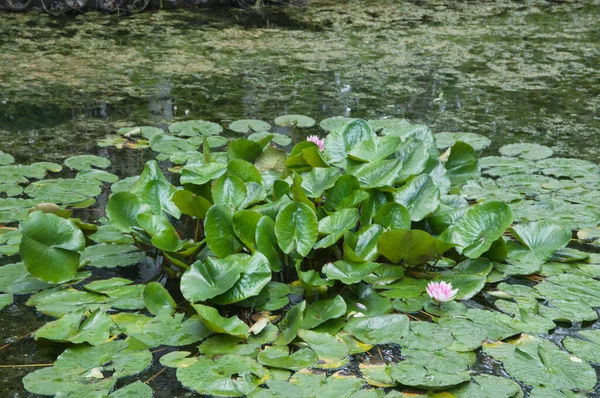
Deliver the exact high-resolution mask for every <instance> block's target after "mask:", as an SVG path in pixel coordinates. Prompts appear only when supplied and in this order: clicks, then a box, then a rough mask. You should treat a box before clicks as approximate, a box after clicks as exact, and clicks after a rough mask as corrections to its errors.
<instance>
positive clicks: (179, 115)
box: [0, 0, 600, 397]
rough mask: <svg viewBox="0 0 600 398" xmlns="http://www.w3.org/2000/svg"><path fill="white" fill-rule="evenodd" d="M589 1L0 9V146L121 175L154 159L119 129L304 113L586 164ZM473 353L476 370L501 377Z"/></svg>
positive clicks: (18, 391) (599, 90) (21, 344)
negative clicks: (106, 142) (64, 11)
mask: <svg viewBox="0 0 600 398" xmlns="http://www.w3.org/2000/svg"><path fill="white" fill-rule="evenodd" d="M599 4H600V3H599V2H598V1H597V0H592V1H585V2H584V1H582V2H579V3H578V2H574V3H567V4H562V3H551V2H545V1H541V0H540V1H529V2H525V3H523V2H494V3H490V2H483V1H482V2H476V1H475V2H468V3H465V2H456V1H427V0H424V1H413V2H409V1H406V2H399V1H391V0H369V1H362V2H357V1H351V2H347V1H342V0H327V1H325V0H315V1H313V2H312V3H311V4H310V5H309V6H308V7H306V8H295V7H290V8H283V7H282V8H265V9H262V10H259V11H257V10H246V11H243V10H189V11H176V12H175V11H174V12H149V13H145V14H143V15H139V16H135V17H130V18H129V17H128V18H122V17H117V16H108V15H102V14H97V13H88V14H86V15H78V16H74V17H65V18H59V19H51V18H49V17H48V16H47V15H43V14H35V13H29V14H26V15H17V14H2V15H1V16H0V18H2V20H1V22H0V54H1V55H0V150H3V151H6V152H9V153H12V154H14V155H15V156H16V158H17V161H18V162H25V163H27V162H32V161H35V160H48V161H60V160H62V159H64V158H66V157H67V156H68V155H70V154H76V153H84V152H85V153H96V154H101V155H103V156H108V157H110V159H111V160H112V163H113V166H112V168H111V169H110V170H109V171H111V172H113V173H116V174H118V175H121V176H128V175H132V174H136V173H137V172H138V171H139V170H140V167H141V165H142V164H143V161H144V158H143V157H142V156H149V154H148V153H146V154H143V155H140V153H138V152H136V153H131V152H126V151H122V150H116V149H107V148H99V147H97V146H96V140H97V139H99V138H101V137H103V136H105V135H107V134H111V133H114V131H115V130H116V129H118V128H120V127H124V126H130V125H136V124H143V125H157V126H161V127H164V126H166V125H167V124H169V123H171V122H173V121H175V120H185V119H195V118H201V119H206V120H211V121H216V122H220V123H222V124H223V125H224V126H226V125H227V124H228V123H229V122H230V121H232V120H236V119H239V118H259V119H264V120H268V121H271V120H272V119H273V118H274V117H276V116H278V115H282V114H289V113H299V114H306V115H308V116H311V117H313V118H315V119H317V120H321V119H324V118H327V117H330V116H335V115H340V116H350V117H361V118H380V117H406V118H409V119H411V120H412V121H414V122H421V123H424V124H427V125H429V126H431V127H432V128H433V129H434V131H435V132H441V131H470V132H476V133H480V134H484V135H487V136H489V137H490V138H491V139H492V142H493V144H494V145H495V147H494V148H497V147H499V146H501V145H503V144H505V143H513V142H520V141H527V142H538V143H541V144H544V145H548V146H550V147H552V148H553V149H554V150H555V152H557V153H558V154H560V155H563V156H573V157H578V158H584V159H589V160H593V161H596V160H597V158H596V154H597V153H598V150H600V138H599V137H600V113H599V109H600V86H599V85H598V82H599V81H600V70H599V69H598V65H600V47H599V46H598V43H599V42H600V30H598V29H597V26H600V7H598V5H599ZM494 148H491V150H493V149H494ZM4 260H6V259H4ZM4 260H3V261H4ZM11 260H12V259H11ZM144 269H145V270H146V271H147V272H146V274H144V273H143V272H142V274H140V275H132V276H131V277H132V278H134V279H138V280H144V279H147V278H148V277H150V276H149V275H152V264H148V265H147V266H146V268H144ZM22 301H23V300H21V301H20V302H19V305H17V306H13V307H11V308H10V309H9V310H8V311H5V312H3V313H2V318H3V319H2V323H1V325H0V346H1V345H2V344H5V343H8V342H12V341H13V340H14V339H15V338H18V337H20V336H23V335H25V334H27V333H29V332H31V331H33V330H35V329H36V328H37V327H38V326H39V325H41V324H42V323H43V322H44V321H45V318H44V317H42V316H39V315H36V314H34V313H33V312H32V311H29V310H27V309H26V308H25V307H24V306H23V305H22V304H23V303H22ZM569 330H572V329H564V328H563V329H560V333H559V334H555V335H554V336H553V338H555V337H557V336H559V335H560V336H562V335H563V334H564V333H572V332H571V331H569ZM557 342H558V341H557ZM48 350H50V348H47V347H44V346H43V345H39V344H37V345H36V344H32V340H31V339H23V340H19V341H17V342H15V343H14V344H13V345H12V346H11V347H10V348H8V349H5V350H3V351H1V352H0V354H1V355H0V358H1V359H0V362H1V363H45V362H48V361H51V360H52V359H53V355H55V354H56V352H53V351H48ZM59 350H60V349H59ZM480 356H481V357H480V358H479V362H478V364H477V367H478V369H479V370H481V371H484V372H500V371H501V370H500V369H499V367H498V365H497V364H496V363H494V361H492V360H491V359H490V358H487V357H485V356H484V355H483V354H480ZM29 370H30V369H26V368H20V369H11V370H5V371H4V370H3V372H2V376H0V396H10V397H17V396H18V397H25V396H29V395H28V394H27V393H26V392H24V391H23V389H22V387H21V386H20V383H18V382H17V380H20V378H21V377H22V376H23V375H24V374H26V373H28V372H29ZM157 370H158V367H156V366H155V367H153V368H151V369H149V370H148V371H147V372H146V373H145V374H144V375H143V379H147V378H150V377H152V376H153V375H154V374H155V373H156V371H157ZM153 386H155V387H156V388H157V393H156V396H157V397H171V396H173V395H177V396H188V395H189V396H192V395H193V394H190V393H187V392H183V391H182V389H181V387H180V386H179V384H178V383H177V382H176V380H175V378H174V376H173V371H172V370H167V371H166V372H165V373H163V374H162V375H161V376H159V378H157V380H156V384H153Z"/></svg>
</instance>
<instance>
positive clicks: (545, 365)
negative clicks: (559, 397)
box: [483, 334, 597, 391]
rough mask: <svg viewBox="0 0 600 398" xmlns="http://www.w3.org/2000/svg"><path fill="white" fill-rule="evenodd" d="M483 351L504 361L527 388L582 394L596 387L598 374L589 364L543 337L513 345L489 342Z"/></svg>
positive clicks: (525, 336)
mask: <svg viewBox="0 0 600 398" xmlns="http://www.w3.org/2000/svg"><path fill="white" fill-rule="evenodd" d="M483 351H484V352H485V353H486V354H488V355H490V356H492V357H493V358H494V359H496V360H499V361H502V364H503V366H504V369H505V370H506V372H507V373H508V374H509V375H510V376H511V377H512V378H514V379H516V380H518V381H520V382H522V383H524V384H526V385H530V386H540V387H542V386H543V387H549V388H554V389H556V390H580V391H591V390H592V389H593V388H594V386H595V385H596V381H597V380H596V372H595V371H594V369H593V368H592V367H591V366H590V365H589V364H588V363H587V362H585V361H582V360H581V359H579V358H577V357H574V356H571V355H570V354H569V353H567V352H566V351H563V350H561V349H560V348H559V347H557V346H556V344H554V343H552V342H551V341H548V340H545V339H542V338H540V337H534V336H530V335H526V334H524V335H522V336H521V337H520V338H519V339H517V340H514V341H511V342H509V343H503V342H490V343H485V344H484V345H483Z"/></svg>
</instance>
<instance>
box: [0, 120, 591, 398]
mask: <svg viewBox="0 0 600 398" xmlns="http://www.w3.org/2000/svg"><path fill="white" fill-rule="evenodd" d="M275 124H277V125H279V126H281V127H282V128H288V129H289V128H291V129H292V136H293V135H294V133H295V132H296V131H295V130H296V129H298V128H312V127H313V126H314V125H315V121H314V120H312V119H310V118H308V117H305V116H300V115H287V116H283V117H280V118H277V119H275ZM320 126H321V128H322V129H324V130H325V131H327V132H328V134H327V136H326V139H325V144H324V149H323V150H322V151H321V150H320V148H319V147H318V146H317V145H316V144H315V143H313V142H309V141H302V142H299V143H297V144H296V145H295V146H294V147H293V148H292V149H291V150H290V151H289V152H288V151H285V150H283V149H282V148H280V147H281V146H285V145H288V144H289V143H290V142H291V140H290V139H289V137H287V136H286V135H284V134H281V133H271V132H269V130H270V129H271V126H270V125H269V124H268V123H266V122H263V121H259V120H240V121H236V122H234V123H231V124H230V125H229V129H230V130H232V131H233V132H236V133H239V134H250V135H248V136H247V137H245V138H235V139H228V138H225V137H223V136H221V135H220V134H221V133H222V131H223V129H222V128H221V126H219V125H217V124H215V123H211V122H206V121H201V120H196V121H186V122H178V123H174V124H173V125H171V126H170V127H169V132H168V133H167V132H165V131H163V130H161V129H158V128H155V127H135V128H131V129H122V130H120V131H119V132H118V133H119V134H120V135H119V136H117V137H109V138H108V139H107V140H104V141H103V142H101V145H104V146H108V145H111V146H117V147H119V146H121V147H123V146H127V147H130V148H144V147H150V148H151V149H153V150H154V151H156V152H158V153H159V154H158V156H157V159H158V160H159V161H167V160H169V161H170V162H171V163H173V164H174V165H175V166H173V167H171V168H170V169H168V171H167V170H166V169H165V168H164V167H163V168H161V164H160V163H159V162H158V161H156V160H153V161H149V162H147V163H146V165H145V167H144V170H143V171H142V173H141V174H140V175H139V176H136V177H129V178H126V179H123V180H121V181H118V182H117V180H118V177H116V176H115V177H116V179H114V178H113V177H111V176H113V175H112V174H110V173H107V172H105V171H102V170H99V169H97V168H106V167H108V166H109V165H110V162H107V160H106V159H103V158H99V157H94V156H76V157H73V158H69V159H67V160H66V161H65V165H66V166H67V167H69V168H71V169H74V170H80V171H79V173H78V174H77V176H76V177H75V178H73V179H49V180H48V179H41V178H43V177H44V176H45V174H46V170H51V171H59V170H60V168H61V166H60V165H52V164H45V163H35V164H33V165H30V166H18V165H16V166H15V165H12V164H11V163H12V162H13V161H14V159H13V160H11V159H10V157H7V156H8V155H5V156H0V161H3V162H4V163H5V165H4V166H1V167H5V168H6V167H8V169H6V170H10V171H11V173H12V174H10V175H9V177H6V179H11V178H12V179H13V180H14V182H13V184H14V185H16V186H19V187H20V185H19V184H24V183H26V182H27V181H26V180H27V178H40V181H36V182H34V183H31V184H30V185H29V186H28V187H27V188H25V193H26V194H27V195H28V196H30V198H14V199H13V198H7V199H4V200H5V201H6V200H13V201H33V202H31V203H30V202H27V204H25V203H19V204H18V205H17V204H7V205H8V206H13V207H11V208H10V209H14V206H17V207H18V209H20V210H19V212H18V214H17V215H13V214H15V213H14V211H10V212H8V211H7V212H5V213H1V212H0V214H10V216H5V218H4V219H3V220H5V221H19V220H21V222H20V223H19V226H18V229H16V228H11V227H6V228H4V229H0V253H4V254H5V255H13V254H15V253H17V252H19V253H20V257H21V261H22V262H18V263H14V264H8V265H5V266H3V267H0V291H1V292H4V294H3V295H1V296H0V306H6V305H9V304H10V303H11V302H12V298H13V296H12V295H13V294H31V293H35V294H34V295H33V296H32V297H30V298H29V300H28V302H27V304H28V305H30V306H34V307H35V308H36V309H37V310H38V311H40V312H42V313H44V314H47V315H50V316H53V317H56V318H57V319H56V320H55V321H52V322H49V323H48V324H46V325H44V326H43V327H42V328H40V329H39V330H38V331H37V332H36V334H35V337H36V338H37V339H47V340H52V341H58V342H65V343H71V344H74V346H73V347H72V348H69V349H67V351H65V353H63V355H62V356H61V357H59V359H58V360H57V362H56V363H55V364H54V366H53V367H52V368H48V369H44V370H40V371H36V372H34V373H32V374H30V375H28V376H27V377H26V379H25V380H24V382H25V386H26V388H27V389H28V390H29V391H31V392H34V393H42V394H47V395H57V396H77V394H79V393H80V391H83V389H84V388H93V389H94V391H95V393H97V396H107V395H108V394H109V393H110V394H111V395H110V396H119V395H118V394H123V396H125V394H126V393H128V392H126V391H125V390H126V389H129V388H131V389H132V391H134V390H135V392H133V394H138V395H136V396H150V395H151V394H152V393H151V391H149V390H148V389H145V388H144V387H145V386H139V385H138V384H135V383H134V384H131V385H130V386H128V387H125V388H122V389H119V390H116V391H114V392H112V393H111V391H112V390H113V389H114V386H115V384H116V383H117V380H118V379H119V378H120V377H124V376H129V375H132V374H136V373H139V372H140V371H142V370H144V369H145V368H146V367H147V366H148V364H149V363H150V359H148V358H149V357H148V355H150V354H149V351H148V349H150V348H154V347H157V346H160V345H164V346H172V347H186V349H187V350H191V351H187V350H186V351H173V352H170V353H168V354H166V355H164V356H162V357H161V358H160V362H161V364H162V365H163V366H166V367H172V368H177V378H178V379H179V380H180V382H181V383H182V384H183V385H185V386H186V387H188V388H191V389H193V390H196V391H198V392H199V393H202V394H210V395H218V396H242V395H249V396H252V397H263V396H282V395H283V396H294V397H297V396H305V397H314V396H332V395H336V394H340V395H344V396H352V397H359V396H363V395H365V396H373V397H381V396H390V397H394V396H400V395H399V394H400V392H399V390H400V389H403V388H407V387H408V388H416V389H420V390H434V391H437V390H443V391H447V392H449V393H451V394H454V395H456V396H461V397H462V396H465V397H469V396H473V397H475V396H494V397H498V396H504V397H518V396H522V391H521V389H520V387H519V385H518V384H517V383H515V382H514V381H513V380H510V379H506V378H503V377H496V376H489V375H472V374H471V373H470V372H469V368H470V367H471V366H472V365H473V364H474V362H475V353H474V352H475V351H476V350H478V349H480V348H481V347H482V344H483V342H484V341H501V340H506V339H508V338H510V337H513V336H516V335H519V334H520V333H528V334H531V335H536V334H545V333H548V332H549V331H550V330H552V329H553V328H554V327H555V326H556V324H555V323H554V321H570V322H577V321H590V320H595V319H596V318H597V314H596V312H595V311H594V310H593V308H594V307H598V306H600V302H598V303H596V301H598V300H595V299H594V298H593V297H600V284H599V283H598V281H597V280H596V279H595V278H596V277H600V272H599V271H598V269H600V265H597V263H600V258H597V257H596V255H593V254H590V253H587V252H582V251H579V250H575V249H572V248H568V247H567V245H568V244H569V243H570V240H571V228H572V227H573V225H574V224H573V222H569V219H566V218H565V217H572V214H570V215H569V214H566V215H565V214H562V215H560V217H561V218H560V219H556V217H555V218H554V219H552V218H550V217H548V215H547V214H546V217H544V218H545V219H544V220H538V218H536V217H535V214H537V213H535V212H534V211H532V212H531V213H532V214H534V216H531V217H530V218H531V220H528V219H527V217H519V218H518V219H519V220H521V221H523V222H521V223H518V224H513V223H514V221H515V216H514V214H515V213H517V214H518V211H513V209H515V208H517V209H521V210H519V211H523V210H522V208H523V206H524V205H523V204H522V202H535V204H533V205H531V206H541V205H540V203H546V202H544V201H548V200H553V201H555V200H557V199H556V197H558V196H560V195H562V194H563V192H564V191H565V190H568V189H572V188H573V186H572V185H571V184H569V183H568V181H576V178H585V179H586V181H590V180H592V179H593V178H597V176H592V174H593V173H596V172H597V171H598V168H597V166H595V165H593V166H594V167H595V168H593V167H592V166H590V164H587V163H585V164H579V163H577V162H567V161H563V160H561V159H560V158H549V156H551V155H552V151H551V150H550V149H549V148H546V147H540V146H536V145H530V144H517V145H507V146H505V147H502V148H501V150H500V152H501V153H502V154H503V155H505V157H487V158H483V159H481V160H480V159H479V157H478V155H477V150H480V149H482V148H485V147H486V146H487V145H489V140H487V139H486V138H485V137H482V136H478V135H476V134H469V133H440V134H438V135H437V136H434V135H433V134H432V132H431V131H430V130H429V129H428V128H427V127H425V126H422V125H413V124H409V123H408V122H406V121H405V120H395V119H389V120H376V121H369V122H367V121H364V120H356V119H346V118H330V119H326V120H324V121H322V122H321V123H320ZM281 131H283V130H281ZM124 144H127V145H124ZM225 145H226V146H225ZM218 148H223V149H222V150H218ZM440 149H441V150H444V149H446V150H445V151H444V152H443V153H441V152H440ZM509 157H518V158H509ZM92 166H93V167H96V168H93V167H92ZM482 168H483V172H484V173H485V174H486V175H487V177H485V176H483V177H482V175H481V173H482ZM530 170H534V171H535V172H536V174H532V173H531V172H530ZM524 171H527V172H526V173H525V172H524ZM36 172H37V173H38V174H35V173H36ZM520 172H521V173H520ZM82 173H83V174H82ZM42 174H43V175H42ZM551 175H552V176H556V177H561V179H554V178H552V177H550V176H551ZM566 177H568V178H569V179H567V178H566ZM494 178H495V179H494ZM77 181H82V182H83V184H88V185H86V186H83V185H82V186H81V187H80V186H79V185H77V184H78V183H77ZM177 181H178V182H177ZM3 182H4V181H3ZM104 184H112V186H111V194H110V197H109V199H108V203H107V205H106V209H105V210H106V217H105V218H102V219H101V220H99V225H98V224H89V223H84V222H82V221H81V220H79V219H76V218H72V217H71V210H65V207H66V206H68V207H74V206H73V205H77V204H79V203H81V202H85V205H89V204H90V202H89V200H88V199H89V198H92V199H93V197H94V196H97V195H98V194H99V193H100V191H101V188H102V186H104ZM538 184H539V185H538ZM492 185H493V186H492ZM32 186H33V188H32ZM92 187H93V188H92ZM494 187H495V188H494ZM515 187H516V188H515ZM15 192H16V190H15ZM19 194H20V192H19ZM68 194H72V195H74V196H73V197H71V196H68ZM76 194H77V195H80V196H84V197H83V198H80V197H79V196H77V195H76ZM486 195H488V196H486ZM489 195H491V196H489ZM510 195H512V196H510ZM548 195H553V196H552V197H550V198H549V197H548ZM36 198H37V199H36ZM65 198H67V199H65ZM467 199H468V200H469V201H468V200H467ZM43 202H52V203H53V204H49V203H43ZM508 202H511V203H512V205H509V204H508ZM15 203H17V202H15ZM57 204H58V205H60V206H57ZM515 204H518V205H517V207H515ZM578 204H580V203H579V202H577V203H575V204H574V205H578ZM581 205H582V206H583V204H581ZM32 206H33V207H32ZM519 206H520V207H519ZM565 206H566V205H565ZM1 209H2V208H1V207H0V211H1ZM526 214H527V216H528V217H529V214H530V213H529V212H526ZM593 217H596V216H590V217H587V218H585V220H584V221H583V224H575V225H583V226H586V227H589V228H588V229H585V230H581V231H580V235H581V236H580V238H581V239H582V240H588V241H593V242H595V240H596V239H598V238H600V233H599V232H598V231H597V230H596V229H595V227H596V225H597V223H598V220H596V221H591V220H593V219H594V218H593ZM540 218H541V217H540ZM575 218H576V217H575ZM599 219H600V218H599ZM571 220H572V219H571ZM578 222H581V220H579V221H578ZM147 257H154V263H155V264H161V263H162V268H161V270H160V271H159V274H158V278H157V279H160V276H162V275H166V276H168V277H169V278H171V279H173V280H175V281H176V282H177V283H176V284H175V286H178V289H176V290H171V291H168V290H167V289H166V288H165V287H164V286H163V285H162V284H161V283H158V282H150V283H147V284H145V285H144V284H136V283H134V282H133V281H131V280H128V279H124V278H111V279H100V280H95V281H93V282H87V281H86V282H84V283H83V284H81V283H80V282H82V281H85V280H86V279H87V278H89V277H90V276H91V275H92V274H93V270H94V269H97V268H103V267H111V268H112V267H122V266H130V265H134V264H137V263H139V262H140V261H145V259H146V258H147ZM532 274H536V275H542V276H548V278H547V279H546V280H544V281H543V282H541V283H539V284H538V285H536V286H535V287H534V288H528V287H526V286H522V285H510V284H508V283H500V284H499V285H497V287H496V288H492V289H490V288H489V285H487V286H488V290H487V293H488V294H489V295H490V296H491V297H497V298H498V300H496V302H495V305H496V307H497V308H498V309H499V310H500V311H490V310H482V309H479V308H477V307H473V308H467V307H466V306H465V305H464V304H463V303H458V302H449V303H445V304H443V305H436V304H434V303H433V302H432V301H431V300H430V299H429V298H428V296H427V294H426V292H425V287H426V285H427V283H428V282H429V281H439V280H445V281H448V282H451V283H452V284H453V286H454V287H455V288H458V289H459V293H458V295H457V299H458V300H468V299H470V298H472V297H473V296H475V295H477V294H479V293H480V292H481V291H482V290H483V289H485V288H486V284H487V283H497V282H501V281H503V280H506V279H507V278H509V277H512V276H519V275H532ZM594 295H596V296H594ZM173 296H175V297H180V296H182V297H183V298H184V299H185V300H184V301H183V303H180V304H179V305H177V304H176V301H175V300H174V298H173ZM590 296H591V297H590ZM132 311H135V312H132ZM407 314H410V316H411V319H409V317H408V316H407ZM582 333H583V332H582ZM582 337H584V338H585V339H586V340H589V341H591V343H589V344H592V345H594V344H596V343H595V340H594V339H595V335H594V336H587V335H585V334H584V333H583V334H582ZM115 339H117V340H115ZM596 340H597V339H596ZM198 342H201V343H200V345H198V346H197V348H196V347H194V346H192V344H195V343H198ZM387 344H393V345H395V346H398V347H399V348H400V349H401V352H402V357H403V359H402V361H399V362H397V363H393V362H391V363H386V362H384V361H383V360H384V358H383V357H382V358H381V360H382V362H381V363H372V364H367V363H364V364H361V368H360V372H361V374H362V377H356V376H345V375H344V374H343V373H336V374H333V375H331V376H329V377H326V375H325V373H323V370H328V369H340V368H343V367H345V366H346V365H347V364H348V363H349V361H350V360H351V358H352V356H358V355H360V354H361V353H364V352H368V351H369V350H371V349H372V348H373V347H374V346H375V345H387ZM586 344H588V342H587V341H585V340H579V339H575V338H572V339H571V340H570V341H569V344H568V345H567V343H566V342H565V346H566V347H567V348H568V349H569V350H571V351H572V352H573V354H575V355H579V356H581V358H583V359H580V358H579V357H575V356H569V354H568V353H566V352H565V351H562V350H561V349H560V348H559V347H558V346H556V345H555V344H554V343H551V342H550V341H547V340H544V339H541V338H537V337H533V336H529V335H523V337H521V339H519V340H515V341H509V342H506V343H505V342H497V343H493V344H492V343H486V345H485V346H484V348H483V351H484V352H485V353H486V354H488V355H490V356H492V357H493V358H495V359H497V360H500V361H502V362H503V363H504V364H505V370H506V371H507V372H508V374H509V375H510V376H511V377H512V378H513V379H514V380H517V381H519V382H521V383H523V384H526V385H529V386H532V387H534V390H533V391H532V394H534V393H535V394H538V396H544V394H546V396H548V395H547V394H554V395H553V396H571V395H572V394H575V393H576V392H578V391H590V390H592V389H593V387H594V384H595V382H596V377H595V374H594V372H593V369H592V368H591V366H590V365H589V364H588V362H587V361H592V362H594V361H595V359H594V358H591V359H589V358H587V357H586V356H585V351H586V350H585V348H584V347H587V346H586ZM117 345H118V347H117ZM190 347H191V348H190ZM515 347H516V348H515ZM569 347H571V348H569ZM196 349H197V352H198V354H199V355H193V354H192V351H196ZM117 351H118V352H119V354H118V355H117V354H115V352H117ZM530 351H531V352H530ZM524 352H526V353H527V357H526V358H525V357H522V355H523V353H524ZM122 353H125V354H126V355H121V354H122ZM565 355H566V356H565ZM64 357H66V358H67V359H64ZM130 357H131V363H129V359H128V358H130ZM570 358H571V359H570ZM573 358H574V359H573ZM63 370H64V371H63ZM107 371H109V372H110V376H106V375H105V374H106V372H107ZM292 372H294V373H293V374H292ZM548 372H551V373H552V375H553V376H552V377H550V376H548V375H547V374H546V373H548ZM265 383H266V388H264V387H260V386H261V385H264V384H265ZM43 385H46V387H43V388H42V386H43ZM367 385H370V386H372V387H374V388H366V386H367ZM90 386H92V387H90ZM381 387H389V388H393V387H395V388H397V389H392V390H391V392H390V393H388V394H387V395H386V393H384V392H383V390H381V389H380V388H381ZM138 390H139V391H138ZM69 394H70V395H69ZM144 394H145V395H144ZM535 394H534V395H533V396H535Z"/></svg>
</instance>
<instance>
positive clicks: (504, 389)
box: [451, 374, 521, 398]
mask: <svg viewBox="0 0 600 398" xmlns="http://www.w3.org/2000/svg"><path fill="white" fill-rule="evenodd" d="M451 392H452V394H454V395H455V396H457V397H461V398H463V397H464V398H512V397H515V396H517V394H518V393H521V387H520V386H519V385H518V384H517V383H515V382H514V381H512V380H511V379H507V378H505V377H498V376H493V375H488V374H480V375H476V376H473V379H472V380H471V382H470V383H467V384H464V385H461V386H459V387H456V388H454V389H452V390H451Z"/></svg>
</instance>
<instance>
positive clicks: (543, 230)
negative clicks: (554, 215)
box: [509, 221, 571, 264]
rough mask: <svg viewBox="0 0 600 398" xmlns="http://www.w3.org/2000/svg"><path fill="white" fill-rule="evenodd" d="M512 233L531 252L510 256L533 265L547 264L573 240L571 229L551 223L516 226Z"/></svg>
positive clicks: (542, 222)
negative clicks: (556, 252) (555, 253)
mask: <svg viewBox="0 0 600 398" xmlns="http://www.w3.org/2000/svg"><path fill="white" fill-rule="evenodd" d="M510 232H511V233H512V234H513V235H514V237H515V238H517V240H518V241H519V242H520V243H521V244H523V245H524V246H525V247H526V248H527V249H529V250H518V251H511V252H509V256H510V257H511V258H515V259H518V260H519V261H522V262H527V263H533V264H543V263H545V262H546V261H548V260H549V259H550V257H552V255H553V254H554V252H555V251H557V250H559V249H562V248H564V247H566V246H567V245H568V244H569V241H570V240H571V231H570V230H569V229H567V228H564V227H562V226H560V225H557V224H554V223H552V222H549V221H538V222H530V223H524V224H519V225H515V226H514V227H512V228H510Z"/></svg>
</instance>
